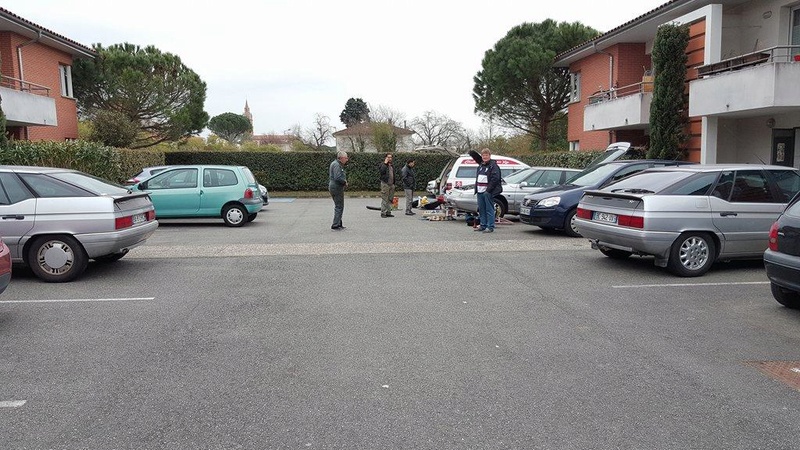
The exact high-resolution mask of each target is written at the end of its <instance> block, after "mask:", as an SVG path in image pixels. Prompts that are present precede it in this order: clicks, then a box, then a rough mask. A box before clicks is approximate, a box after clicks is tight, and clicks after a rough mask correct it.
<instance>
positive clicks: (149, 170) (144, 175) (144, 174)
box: [123, 166, 170, 186]
mask: <svg viewBox="0 0 800 450" xmlns="http://www.w3.org/2000/svg"><path fill="white" fill-rule="evenodd" d="M169 167H170V166H155V167H145V168H144V169H142V171H141V172H139V173H138V174H137V175H136V176H134V177H132V178H129V179H127V180H125V183H123V184H124V185H125V186H132V185H134V184H137V183H141V182H142V181H144V180H146V179H148V178H150V177H152V176H153V175H155V174H157V173H160V172H163V171H164V170H165V169H168V168H169Z"/></svg>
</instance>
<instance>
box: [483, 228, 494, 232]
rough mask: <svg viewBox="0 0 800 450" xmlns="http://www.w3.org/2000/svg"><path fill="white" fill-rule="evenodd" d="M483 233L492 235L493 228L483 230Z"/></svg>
mask: <svg viewBox="0 0 800 450" xmlns="http://www.w3.org/2000/svg"><path fill="white" fill-rule="evenodd" d="M483 232H484V233H494V228H487V229H485V230H483Z"/></svg>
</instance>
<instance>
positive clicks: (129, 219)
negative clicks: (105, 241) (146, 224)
mask: <svg viewBox="0 0 800 450" xmlns="http://www.w3.org/2000/svg"><path fill="white" fill-rule="evenodd" d="M132 226H133V216H126V217H117V218H116V219H114V228H115V229H117V230H121V229H122V228H128V227H132Z"/></svg>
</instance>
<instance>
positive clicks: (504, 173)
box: [476, 168, 519, 178]
mask: <svg viewBox="0 0 800 450" xmlns="http://www.w3.org/2000/svg"><path fill="white" fill-rule="evenodd" d="M517 170H519V168H516V169H515V168H510V169H503V168H501V169H500V177H501V178H505V177H507V176H509V175H511V174H512V173H514V172H516V171H517ZM476 173H477V171H476Z"/></svg>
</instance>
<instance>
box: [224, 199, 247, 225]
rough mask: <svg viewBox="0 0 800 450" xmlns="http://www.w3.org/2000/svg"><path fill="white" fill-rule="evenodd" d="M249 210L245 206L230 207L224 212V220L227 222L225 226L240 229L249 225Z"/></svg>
mask: <svg viewBox="0 0 800 450" xmlns="http://www.w3.org/2000/svg"><path fill="white" fill-rule="evenodd" d="M248 215H249V214H248V212H247V210H246V209H245V208H244V206H242V205H239V204H235V205H228V206H226V207H225V208H224V209H223V210H222V220H224V221H225V225H227V226H229V227H240V226H242V225H244V224H245V223H247V216H248Z"/></svg>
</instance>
